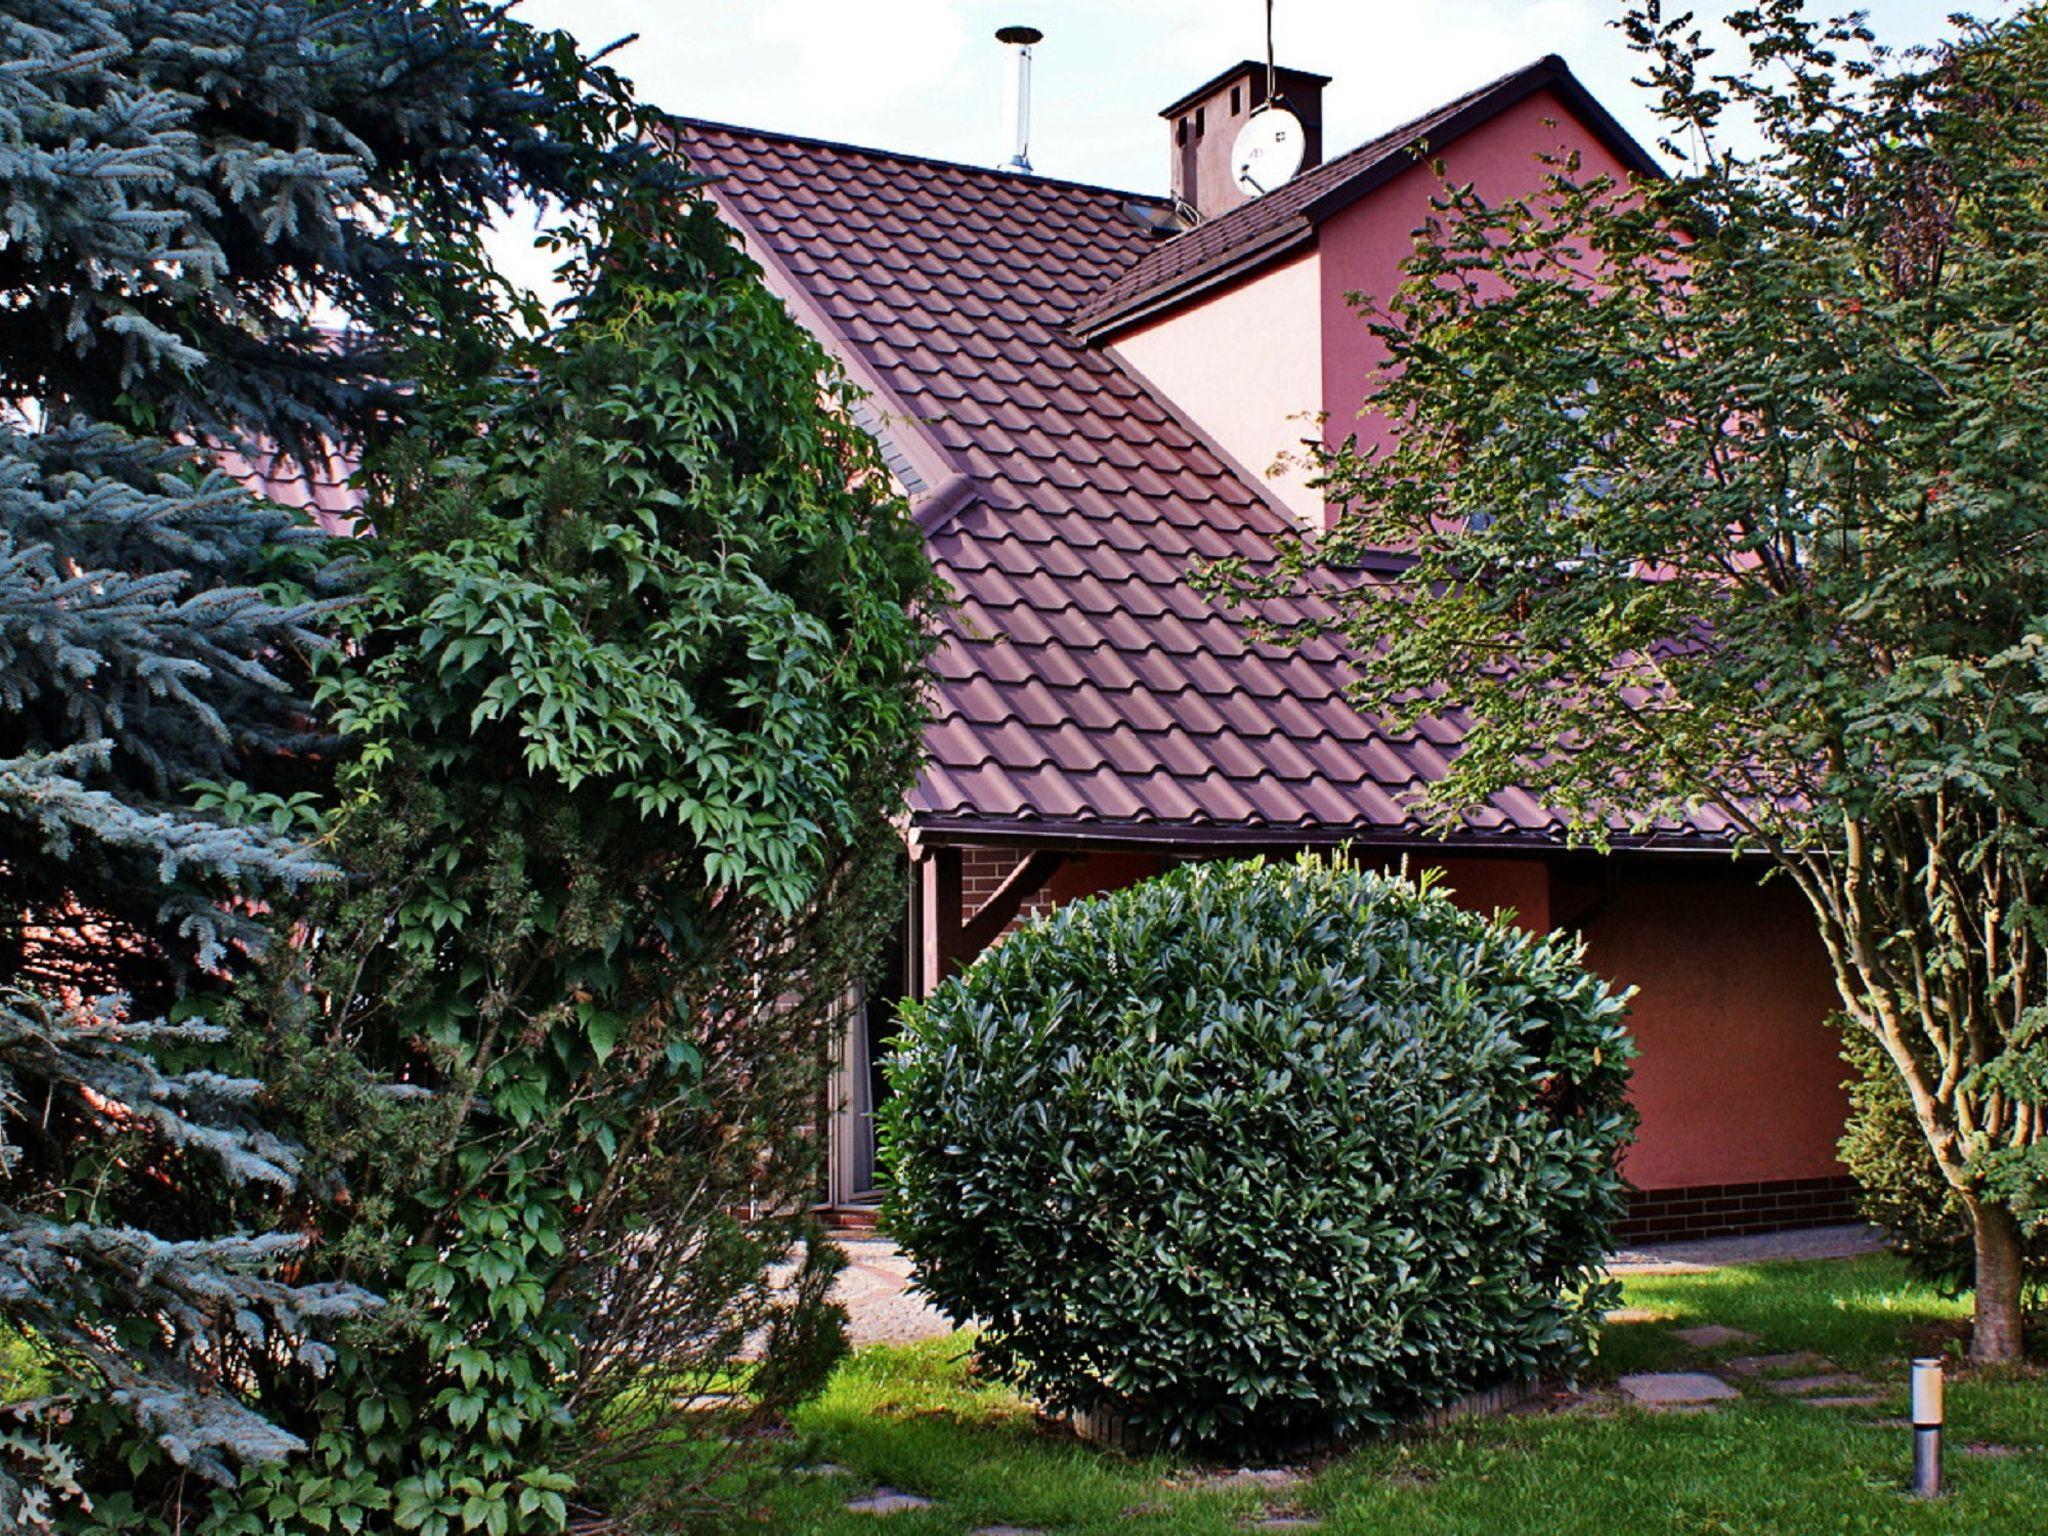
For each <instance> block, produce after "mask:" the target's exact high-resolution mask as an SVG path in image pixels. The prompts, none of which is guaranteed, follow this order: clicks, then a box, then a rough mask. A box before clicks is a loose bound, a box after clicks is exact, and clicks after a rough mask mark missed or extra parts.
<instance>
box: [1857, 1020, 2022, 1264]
mask: <svg viewBox="0 0 2048 1536" xmlns="http://www.w3.org/2000/svg"><path fill="white" fill-rule="evenodd" d="M1837 1022H1838V1023H1840V1025H1841V1027H1842V1059H1843V1060H1844V1061H1845V1062H1847V1063H1848V1064H1849V1067H1850V1069H1851V1070H1850V1077H1849V1081H1848V1082H1847V1083H1846V1084H1844V1085H1843V1086H1845V1087H1846V1088H1847V1089H1848V1090H1849V1120H1848V1123H1847V1125H1846V1126H1845V1127H1844V1128H1843V1131H1842V1141H1841V1153H1842V1162H1843V1163H1844V1164H1845V1165H1846V1166H1847V1168H1848V1170H1849V1172H1850V1173H1851V1174H1853V1175H1854V1176H1855V1179H1856V1186H1857V1195H1858V1198H1857V1206H1858V1208H1859V1209H1860V1210H1861V1211H1862V1213H1863V1219H1864V1220H1866V1221H1868V1222H1871V1223H1873V1224H1874V1225H1876V1226H1880V1227H1883V1228H1884V1229H1885V1231H1886V1232H1887V1233H1889V1234H1890V1237H1891V1244H1892V1248H1893V1249H1894V1250H1895V1251H1896V1252H1897V1253H1898V1254H1899V1255H1900V1256H1901V1257H1902V1258H1904V1259H1905V1260H1906V1262H1907V1264H1908V1265H1909V1266H1910V1267H1911V1268H1912V1270H1913V1272H1914V1273H1915V1274H1917V1275H1919V1276H1920V1277H1921V1278H1922V1279H1924V1280H1927V1281H1929V1282H1931V1283H1933V1284H1935V1285H1938V1286H1940V1287H1941V1288H1942V1289H1943V1290H1945V1291H1946V1292H1948V1294H1950V1295H1952V1296H1953V1295H1959V1294H1961V1293H1962V1292H1964V1291H1967V1290H1968V1289H1969V1288H1970V1284H1971V1281H1972V1280H1973V1278H1974V1277H1975V1272H1976V1248H1975V1244H1974V1242H1973V1240H1972V1238H1971V1234H1970V1217H1969V1213H1968V1212H1967V1211H1965V1210H1964V1209H1963V1202H1962V1200H1961V1199H1960V1198H1959V1197H1958V1196H1957V1194H1956V1192H1955V1190H1954V1189H1953V1188H1951V1187H1950V1185H1949V1182H1948V1180H1947V1179H1945V1178H1943V1177H1942V1173H1941V1168H1940V1166H1939V1165H1938V1164H1937V1163H1936V1162H1935V1161H1934V1152H1933V1150H1932V1149H1931V1148H1929V1146H1928V1145H1927V1137H1926V1134H1925V1133H1924V1132H1923V1131H1922V1130H1921V1129H1920V1122H1919V1120H1918V1119H1916V1118H1915V1117H1914V1114H1913V1101H1912V1099H1911V1098H1910V1097H1909V1096H1908V1095H1907V1093H1906V1084H1905V1081H1904V1079H1902V1078H1901V1077H1900V1076H1899V1073H1898V1069H1897V1068H1895V1067H1894V1066H1893V1065H1892V1061H1891V1058H1890V1057H1889V1056H1887V1055H1886V1054H1885V1052H1884V1047H1883V1046H1881V1045H1879V1044H1878V1042H1877V1041H1876V1040H1875V1039H1873V1038H1872V1037H1871V1036H1870V1035H1868V1034H1867V1033H1865V1032H1864V1031H1862V1030H1860V1029H1856V1028H1854V1027H1852V1026H1851V1025H1850V1024H1849V1023H1848V1022H1847V1021H1846V1020H1838V1021H1837ZM2023 1273H2024V1274H2025V1277H2026V1287H2027V1289H2028V1290H2029V1291H2031V1292H2032V1293H2033V1295H2034V1297H2035V1298H2036V1299H2037V1300H2039V1299H2040V1298H2041V1297H2042V1295H2043V1292H2044V1290H2048V1228H2044V1229H2043V1230H2042V1231H2040V1232H2038V1233H2036V1234H2035V1235H2034V1236H2032V1237H2031V1238H2029V1239H2027V1240H2026V1245H2025V1250H2024V1260H2023Z"/></svg>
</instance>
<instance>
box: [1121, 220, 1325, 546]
mask: <svg viewBox="0 0 2048 1536" xmlns="http://www.w3.org/2000/svg"><path fill="white" fill-rule="evenodd" d="M1322 292H1323V280H1322V275H1321V265H1320V262H1319V261H1318V259H1317V256H1316V253H1315V252H1314V251H1309V252H1307V253H1306V254H1305V255H1301V256H1297V257H1295V258H1293V259H1292V260H1290V261H1285V262H1282V263H1281V264H1280V265H1279V266H1276V267H1273V268H1271V269H1270V270H1268V271H1266V272H1262V273H1260V274H1259V275H1258V276H1257V277H1254V278H1252V279H1250V280H1249V281H1247V282H1243V283H1239V284H1237V285H1236V286H1235V287H1233V288H1230V289H1228V290H1226V291H1225V292H1223V293H1221V294H1218V295H1216V296H1214V297H1212V298H1209V299H1207V300H1205V301H1204V302H1202V303H1200V304H1197V305H1195V306H1193V307H1192V308H1189V309H1184V310H1181V311H1180V312H1179V313H1178V314H1174V315H1170V316H1168V317H1167V318H1165V319H1163V320H1156V321H1154V322H1153V323H1151V324H1150V325H1146V326H1142V327H1140V328H1139V329H1137V330H1135V331H1131V332H1129V333H1128V334H1126V335H1123V336H1119V337H1118V338H1117V340H1116V343H1115V346H1114V350H1115V352H1116V353H1117V355H1118V356H1120V357H1122V358H1124V359H1125V360H1126V361H1127V362H1129V363H1130V364H1131V366H1132V367H1134V368H1136V369H1137V370H1138V372H1140V373H1142V374H1144V375H1145V377H1146V378H1148V379H1150V380H1151V381H1152V382H1153V383H1154V384H1156V385H1157V386H1158V387H1159V388H1160V390H1161V391H1162V392H1164V393H1165V395H1166V396H1167V398H1169V399H1170V400H1172V401H1173V402H1174V403H1175V404H1176V405H1178V406H1179V407H1180V408H1181V409H1182V410H1184V411H1186V412H1187V413H1188V415H1190V416H1191V417H1193V418H1194V419H1195V421H1196V422H1198V423H1199V424H1200V425H1201V426H1202V428H1203V429H1204V430H1205V431H1207V432H1208V433H1209V435H1210V436H1211V437H1213V438H1215V439H1216V441H1217V442H1219V443H1221V444H1222V445H1223V446H1224V447H1225V448H1226V449H1228V450H1229V451H1230V453H1231V454H1233V455H1234V456H1235V457H1236V458H1237V460H1238V462H1239V463H1241V464H1243V465H1244V466H1245V467H1246V468H1247V469H1249V470H1250V471H1251V472H1252V473H1253V474H1255V475H1259V476H1262V477H1263V478H1264V479H1265V481H1266V483H1267V484H1268V485H1269V486H1271V487H1272V488H1273V490H1274V491H1275V492H1276V493H1277V494H1278V495H1279V497H1280V499H1281V500H1282V501H1283V502H1285V503H1286V505H1287V506H1288V507H1289V508H1290V509H1291V510H1292V511H1293V512H1294V514H1295V516H1297V517H1299V518H1301V519H1302V520H1303V522H1305V523H1307V524H1309V525H1310V526H1315V527H1319V526H1321V523H1322V517H1323V498H1322V493H1321V492H1319V491H1313V490H1310V489H1309V486H1308V480H1309V470H1308V469H1307V468H1306V467H1305V466H1303V465H1301V464H1299V463H1298V462H1297V463H1294V464H1291V465H1289V466H1288V467H1286V468H1283V469H1282V470H1281V472H1280V473H1279V474H1277V475H1276V474H1272V473H1270V471H1271V469H1272V467H1273V465H1274V463H1275V461H1276V460H1278V459H1280V458H1281V457H1282V456H1283V455H1286V456H1289V457H1291V458H1293V459H1295V460H1299V459H1300V457H1301V454H1302V441H1303V439H1305V438H1306V439H1308V440H1310V441H1313V440H1314V439H1315V438H1317V437H1318V436H1320V435H1321V432H1322V428H1321V427H1320V426H1319V425H1318V424H1317V423H1316V421H1315V419H1314V417H1315V413H1316V412H1317V410H1318V409H1319V408H1320V406H1321V403H1322V398H1323V352H1322V349H1323V334H1324V326H1323V322H1322ZM1304 418H1306V419H1304Z"/></svg>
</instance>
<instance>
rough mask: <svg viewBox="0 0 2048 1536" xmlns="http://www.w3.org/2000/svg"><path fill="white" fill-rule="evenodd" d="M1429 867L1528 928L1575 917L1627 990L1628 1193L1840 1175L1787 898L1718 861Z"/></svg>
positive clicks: (1800, 939)
mask: <svg viewBox="0 0 2048 1536" xmlns="http://www.w3.org/2000/svg"><path fill="white" fill-rule="evenodd" d="M1431 863H1432V865H1433V866H1434V867H1436V868H1438V869H1440V870H1441V871H1442V873H1443V878H1444V883H1445V884H1446V886H1448V887H1449V889H1450V892H1451V896H1452V899H1453V900H1455V901H1456V902H1457V903H1458V904H1459V905H1460V906H1464V907H1469V908H1471V909H1473V910H1475V911H1480V912H1490V911H1493V910H1495V909H1496V908H1509V909H1512V910H1513V912H1514V913H1515V921H1516V922H1517V923H1518V924H1519V925H1520V926H1522V927H1524V928H1528V929H1531V930H1545V929H1548V928H1550V927H1552V926H1578V927H1579V928H1580V931H1581V932H1582V933H1583V934H1584V936H1585V939H1586V963H1587V965H1588V966H1590V967H1591V968H1592V970H1593V971H1594V972H1595V973H1596V974H1598V975H1600V976H1602V977H1605V978H1606V979H1607V980H1608V981H1610V982H1612V983H1614V984H1615V985H1616V986H1620V987H1634V988H1636V989H1637V992H1636V996H1635V999H1634V1001H1633V1003H1632V1004H1631V1005H1630V1011H1629V1030H1630V1033H1632V1034H1633V1035H1634V1036H1635V1039H1636V1044H1637V1046H1638V1048H1639V1050H1640V1055H1639V1056H1638V1057H1637V1059H1636V1068H1635V1079H1634V1084H1633V1087H1632V1089H1631V1097H1632V1098H1633V1100H1634V1101H1635V1105H1636V1109H1637V1110H1638V1111H1639V1112H1640V1114H1641V1115H1642V1129H1641V1131H1640V1132H1639V1134H1638V1136H1637V1139H1636V1142H1635V1145H1634V1146H1632V1147H1631V1148H1630V1149H1629V1151H1628V1154H1627V1156H1626V1158H1625V1159H1624V1162H1623V1167H1624V1169H1625V1171H1626V1172H1627V1174H1628V1176H1629V1179H1630V1181H1631V1182H1632V1183H1634V1184H1635V1185H1636V1187H1637V1188H1639V1189H1643V1190H1659V1189H1680V1188H1691V1187H1694V1186H1697V1185H1702V1184H1747V1183H1757V1182H1764V1181H1770V1180H1779V1179H1817V1178H1827V1177H1831V1176H1834V1175H1837V1174H1840V1173H1841V1172H1842V1171H1843V1170H1842V1167H1841V1164H1840V1162H1839V1160H1838V1159H1837V1157H1836V1155H1835V1143H1836V1141H1837V1140H1838V1139H1839V1138H1840V1136H1841V1134H1842V1121H1843V1118H1844V1116H1845V1115H1846V1114H1847V1113H1848V1098H1847V1095H1846V1094H1845V1093H1844V1092H1843V1091H1842V1086H1841V1084H1842V1079H1843V1077H1844V1075H1845V1071H1844V1068H1843V1065H1842V1061H1841V1057H1840V1054H1839V1044H1838V1041H1837V1038H1836V1035H1835V1032H1834V1030H1833V1029H1832V1028H1831V1027H1830V1026H1829V1025H1828V1024H1827V1022H1826V1020H1827V1018H1828V1015H1829V1014H1830V1013H1832V1012H1833V1011H1834V1009H1835V1007H1836V998H1835V991H1834V987H1833V984H1832V983H1831V981H1830V980H1829V977H1828V971H1827V964H1826V960H1825V958H1824V957H1823V955H1822V952H1821V947H1820V939H1819V937H1818V936H1817V934H1816V933H1815V931H1814V923H1813V915H1812V913H1811V912H1809V911H1808V910H1807V907H1806V904H1805V902H1804V901H1803V900H1802V899H1801V898H1800V896H1799V894H1798V892H1797V891H1795V890H1793V889H1792V888H1791V887H1790V886H1786V885H1782V884H1778V883H1772V884H1769V885H1762V886H1759V885H1757V884H1755V883H1754V882H1753V881H1752V879H1751V878H1750V877H1749V876H1748V875H1747V874H1745V873H1743V872H1741V871H1738V870H1735V869H1732V868H1725V867H1724V868H1718V869H1704V868H1699V867H1689V868H1685V869H1672V868H1668V867H1667V868H1666V869H1665V870H1663V871H1661V872H1660V871H1659V870H1658V869H1657V868H1656V867H1655V866H1649V865H1640V864H1639V865H1635V866H1630V867H1625V868H1624V869H1623V870H1622V871H1620V872H1616V871H1613V870H1607V871H1603V872H1601V873H1599V874H1597V875H1595V876H1593V877H1592V878H1591V879H1590V880H1578V881H1574V880H1569V879H1561V878H1559V876H1558V875H1557V874H1556V873H1555V872H1554V870H1553V868H1552V867H1551V866H1548V865H1546V864H1544V863H1542V862H1540V861H1537V860H1531V859H1521V860H1516V859H1465V858H1455V857H1446V858H1442V859H1438V860H1433V861H1431ZM1418 868H1419V866H1418Z"/></svg>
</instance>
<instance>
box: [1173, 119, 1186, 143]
mask: <svg viewBox="0 0 2048 1536" xmlns="http://www.w3.org/2000/svg"><path fill="white" fill-rule="evenodd" d="M1187 141H1188V120H1187V119H1186V118H1182V119H1181V120H1180V129H1179V131H1178V132H1177V133H1176V134H1175V135H1174V142H1175V143H1176V144H1185V143H1187Z"/></svg>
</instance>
